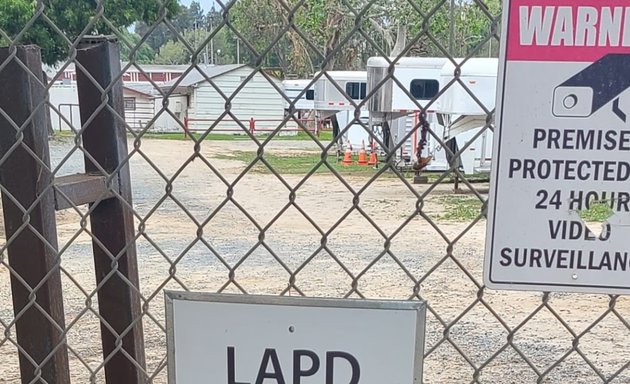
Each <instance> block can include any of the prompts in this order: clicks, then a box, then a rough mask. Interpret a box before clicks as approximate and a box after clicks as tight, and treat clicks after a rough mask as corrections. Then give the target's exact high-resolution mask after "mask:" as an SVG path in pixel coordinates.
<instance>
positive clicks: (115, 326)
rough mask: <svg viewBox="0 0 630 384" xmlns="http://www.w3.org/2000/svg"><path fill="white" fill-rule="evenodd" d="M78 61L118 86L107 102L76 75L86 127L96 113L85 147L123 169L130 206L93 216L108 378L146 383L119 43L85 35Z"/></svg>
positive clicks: (114, 205)
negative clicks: (126, 162)
mask: <svg viewBox="0 0 630 384" xmlns="http://www.w3.org/2000/svg"><path fill="white" fill-rule="evenodd" d="M77 60H78V62H79V63H80V64H81V65H82V66H83V67H84V68H85V69H86V70H87V72H88V73H89V74H90V76H91V77H93V78H94V80H95V81H96V82H97V83H98V84H99V86H100V87H101V88H103V89H106V88H108V87H110V86H111V84H112V83H113V86H111V88H110V90H109V91H108V92H107V95H106V96H107V100H106V101H104V100H105V97H104V95H103V94H102V92H101V91H100V90H99V88H98V87H97V86H96V85H95V84H94V83H93V81H92V79H90V78H89V77H88V76H87V75H86V74H85V73H83V71H77V85H78V92H79V104H80V110H81V123H82V125H85V124H86V123H87V122H88V120H89V119H90V118H92V115H93V114H95V113H96V118H94V119H93V120H92V121H91V122H90V123H89V124H88V126H87V127H86V129H85V132H84V133H83V145H84V147H85V149H86V150H87V151H88V153H90V155H91V156H92V157H94V159H95V160H96V161H97V162H98V164H99V165H100V167H102V168H103V169H104V170H105V172H107V173H110V174H111V173H113V172H115V171H116V170H117V169H118V168H119V167H120V170H118V172H117V178H118V186H119V192H120V195H121V196H122V198H123V199H124V201H125V202H126V204H125V203H123V201H121V200H120V199H118V198H113V199H109V200H104V201H101V202H99V203H97V204H98V205H97V206H96V207H95V209H94V211H93V213H92V214H91V216H90V222H91V227H92V235H93V236H94V241H93V251H94V264H95V269H96V275H97V276H96V280H97V282H98V283H99V284H101V283H102V284H103V285H102V286H101V288H100V289H99V291H98V305H99V313H100V316H101V337H102V339H103V355H104V358H105V377H106V380H107V383H108V384H122V383H125V384H136V383H143V382H146V380H147V376H146V372H145V353H144V340H143V334H142V320H141V308H140V295H139V293H138V290H139V281H138V264H137V260H136V246H135V240H134V239H135V237H134V234H135V230H134V221H133V211H132V208H130V207H131V204H132V200H131V178H130V173H129V165H128V164H125V165H122V166H121V164H122V163H123V161H124V159H125V158H126V156H127V154H128V152H127V135H126V132H125V126H124V122H123V121H121V118H120V117H122V118H124V105H123V87H122V80H120V78H119V74H120V72H121V66H120V52H119V48H118V44H117V41H116V40H115V39H114V38H111V37H95V36H92V37H86V38H84V39H83V41H82V42H81V43H80V45H79V49H78V53H77ZM117 77H118V79H117V80H115V79H116V78H117ZM105 102H106V103H107V104H108V105H109V107H111V108H112V109H113V110H115V111H116V113H117V114H118V115H119V116H120V117H119V116H116V114H115V113H114V112H112V111H111V110H109V109H108V108H102V109H99V108H100V107H101V105H102V103H105ZM85 168H86V172H87V173H88V174H99V175H102V173H101V172H100V171H99V169H98V167H97V166H96V165H95V164H93V163H92V162H91V161H90V160H89V159H88V158H87V157H86V159H85ZM127 204H128V205H127ZM99 243H100V244H99ZM101 244H102V245H101ZM103 247H104V248H105V249H103ZM114 258H117V259H116V260H117V261H115V259H114ZM112 272H114V273H113V274H112ZM121 335H124V336H123V337H121ZM119 345H122V349H119V347H118V346H119ZM123 350H124V352H123ZM125 354H128V355H129V357H128V356H126V355H125Z"/></svg>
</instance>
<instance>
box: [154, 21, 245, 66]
mask: <svg viewBox="0 0 630 384" xmlns="http://www.w3.org/2000/svg"><path fill="white" fill-rule="evenodd" d="M209 37H210V32H208V31H206V30H203V29H193V30H189V31H184V32H183V33H182V38H183V39H184V40H185V41H186V42H187V43H188V44H189V45H190V47H191V48H192V49H193V51H191V50H189V49H188V47H186V45H184V43H183V42H182V41H181V40H175V41H168V42H167V43H166V44H164V45H163V46H162V47H161V48H160V52H159V53H158V54H157V56H156V58H155V63H156V64H190V63H191V62H192V54H193V53H194V51H195V50H198V49H200V52H199V54H198V56H197V63H204V62H206V60H207V62H208V64H212V62H211V61H212V58H214V64H232V63H234V62H235V61H234V57H235V56H234V51H233V49H234V47H233V45H231V44H230V37H229V35H228V33H227V30H226V29H221V30H219V32H218V33H217V34H216V35H215V36H214V37H213V42H212V44H211V43H210V41H209V40H208V38H209ZM212 49H214V54H213V53H212V51H211V50H212Z"/></svg>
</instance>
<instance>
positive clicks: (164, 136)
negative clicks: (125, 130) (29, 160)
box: [54, 130, 332, 143]
mask: <svg viewBox="0 0 630 384" xmlns="http://www.w3.org/2000/svg"><path fill="white" fill-rule="evenodd" d="M192 135H193V137H194V138H195V139H197V140H199V139H200V138H201V134H200V133H192ZM54 136H55V137H74V136H75V134H74V132H73V131H69V130H65V131H56V132H55V135H54ZM127 136H128V137H130V138H133V137H134V136H133V135H132V134H127ZM268 137H269V135H267V134H264V135H256V138H257V139H258V141H265V140H266V139H267V138H268ZM142 138H143V139H159V140H190V138H189V137H187V136H186V135H184V133H183V132H165V133H156V132H147V133H145V134H144V135H142ZM205 140H215V141H251V138H250V137H249V136H247V135H246V134H242V135H231V134H226V133H210V134H209V135H208V136H206V138H205ZM272 140H280V141H309V140H313V139H311V137H310V136H309V135H308V134H306V133H305V132H298V134H297V135H275V136H274V137H273V139H272ZM331 140H332V132H327V131H326V132H320V135H319V141H320V142H325V143H328V142H330V141H331Z"/></svg>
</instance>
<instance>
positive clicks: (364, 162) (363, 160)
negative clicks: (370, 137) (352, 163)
mask: <svg viewBox="0 0 630 384" xmlns="http://www.w3.org/2000/svg"><path fill="white" fill-rule="evenodd" d="M358 164H359V165H363V166H365V165H368V161H367V154H366V152H365V141H363V140H362V141H361V150H360V151H359V161H358Z"/></svg>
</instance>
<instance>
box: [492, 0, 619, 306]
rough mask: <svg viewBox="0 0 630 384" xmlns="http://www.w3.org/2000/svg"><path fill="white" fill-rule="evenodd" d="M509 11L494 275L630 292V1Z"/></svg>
mask: <svg viewBox="0 0 630 384" xmlns="http://www.w3.org/2000/svg"><path fill="white" fill-rule="evenodd" d="M503 9H504V19H503V29H504V30H503V35H502V36H503V45H502V53H501V57H502V60H501V68H500V71H499V75H500V85H499V92H498V99H497V118H496V122H497V129H498V134H497V135H495V145H494V151H495V152H494V157H493V159H496V162H495V164H493V165H494V170H493V183H492V186H491V191H490V200H489V202H488V232H487V242H486V262H485V271H484V275H485V276H484V279H485V283H486V284H487V285H488V286H489V287H490V288H497V289H517V290H543V291H574V292H592V293H620V294H621V293H630V257H629V253H630V213H629V211H630V208H629V207H630V121H628V119H627V116H626V113H630V92H629V91H628V87H629V86H630V0H581V1H575V0H504V8H503ZM595 207H598V209H599V211H600V212H599V215H600V216H601V215H607V214H610V215H611V216H610V218H608V219H605V217H602V219H603V220H601V221H599V222H598V221H597V220H598V219H599V218H598V217H597V216H598V215H597V214H594V215H590V216H585V215H584V213H585V212H586V213H589V212H590V213H593V212H592V210H593V209H594V208H595ZM607 211H608V212H607Z"/></svg>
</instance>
